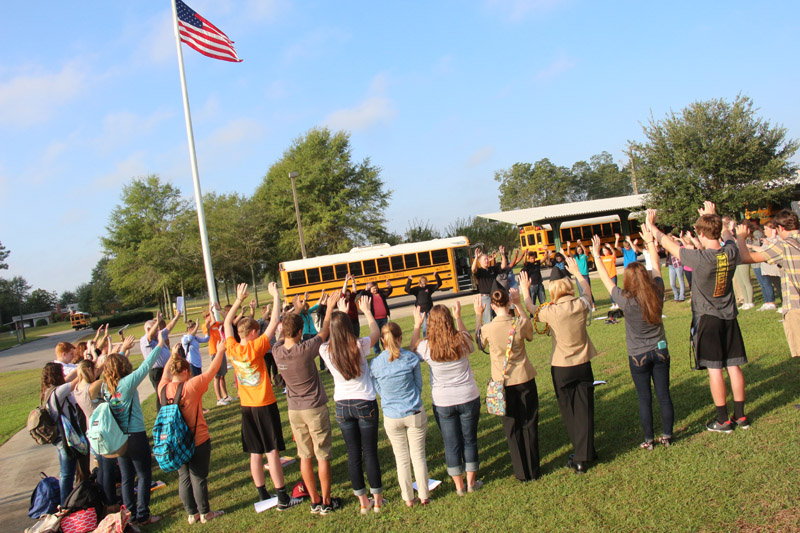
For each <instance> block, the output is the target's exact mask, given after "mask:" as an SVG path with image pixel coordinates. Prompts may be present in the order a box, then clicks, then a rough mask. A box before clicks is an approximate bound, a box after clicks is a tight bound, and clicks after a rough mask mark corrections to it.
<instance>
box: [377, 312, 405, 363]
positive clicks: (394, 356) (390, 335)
mask: <svg viewBox="0 0 800 533" xmlns="http://www.w3.org/2000/svg"><path fill="white" fill-rule="evenodd" d="M381 338H382V339H383V345H384V346H385V347H386V349H387V350H389V362H390V363H391V362H392V361H397V360H398V359H399V358H400V343H401V341H402V340H403V330H402V329H401V328H400V326H398V325H397V322H387V323H386V324H384V326H383V328H381Z"/></svg>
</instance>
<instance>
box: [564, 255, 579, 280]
mask: <svg viewBox="0 0 800 533" xmlns="http://www.w3.org/2000/svg"><path fill="white" fill-rule="evenodd" d="M564 261H565V262H566V264H567V271H568V272H569V273H570V274H572V275H573V276H576V277H577V276H578V275H579V274H580V273H581V271H580V270H579V269H578V262H577V261H575V258H574V257H567V258H565V259H564Z"/></svg>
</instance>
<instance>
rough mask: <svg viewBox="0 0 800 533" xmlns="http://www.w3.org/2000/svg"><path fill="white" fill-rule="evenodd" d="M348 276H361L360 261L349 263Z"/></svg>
mask: <svg viewBox="0 0 800 533" xmlns="http://www.w3.org/2000/svg"><path fill="white" fill-rule="evenodd" d="M350 274H352V275H353V276H360V275H362V274H363V272H362V271H361V261H353V262H352V263H350Z"/></svg>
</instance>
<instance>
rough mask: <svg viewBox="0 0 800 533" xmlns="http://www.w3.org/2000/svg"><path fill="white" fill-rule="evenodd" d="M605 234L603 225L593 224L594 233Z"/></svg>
mask: <svg viewBox="0 0 800 533" xmlns="http://www.w3.org/2000/svg"><path fill="white" fill-rule="evenodd" d="M602 234H603V227H602V225H601V224H595V225H593V226H592V235H602Z"/></svg>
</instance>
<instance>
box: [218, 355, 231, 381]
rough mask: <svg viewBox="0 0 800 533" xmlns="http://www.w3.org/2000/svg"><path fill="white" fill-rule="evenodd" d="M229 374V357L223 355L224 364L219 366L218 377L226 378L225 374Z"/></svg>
mask: <svg viewBox="0 0 800 533" xmlns="http://www.w3.org/2000/svg"><path fill="white" fill-rule="evenodd" d="M227 373H228V356H227V355H223V356H222V364H221V365H219V370H217V374H216V377H218V378H224V377H225V374H227Z"/></svg>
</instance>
